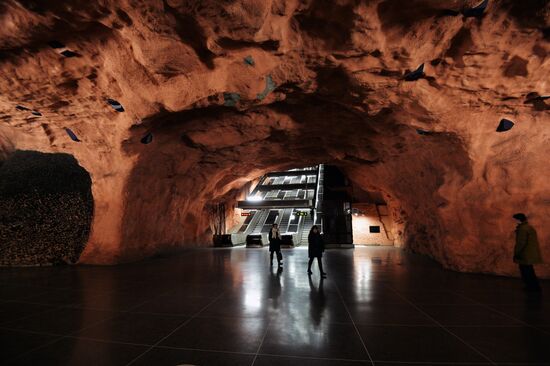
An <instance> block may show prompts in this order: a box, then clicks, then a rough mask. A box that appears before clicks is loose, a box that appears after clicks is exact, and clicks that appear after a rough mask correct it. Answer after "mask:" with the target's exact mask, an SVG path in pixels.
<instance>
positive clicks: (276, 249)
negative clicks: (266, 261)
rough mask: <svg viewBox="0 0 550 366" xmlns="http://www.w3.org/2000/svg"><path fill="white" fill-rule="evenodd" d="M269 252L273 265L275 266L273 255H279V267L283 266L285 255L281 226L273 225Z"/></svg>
mask: <svg viewBox="0 0 550 366" xmlns="http://www.w3.org/2000/svg"><path fill="white" fill-rule="evenodd" d="M269 252H270V253H271V254H270V261H271V265H273V253H277V263H278V265H279V267H282V266H283V255H282V254H281V234H280V233H279V225H277V224H273V226H272V227H271V229H270V230H269Z"/></svg>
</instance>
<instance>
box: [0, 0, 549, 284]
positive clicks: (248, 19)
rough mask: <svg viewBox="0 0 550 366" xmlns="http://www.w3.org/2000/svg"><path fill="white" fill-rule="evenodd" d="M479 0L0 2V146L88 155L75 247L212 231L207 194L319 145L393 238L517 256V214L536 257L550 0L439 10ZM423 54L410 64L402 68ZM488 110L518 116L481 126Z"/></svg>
mask: <svg viewBox="0 0 550 366" xmlns="http://www.w3.org/2000/svg"><path fill="white" fill-rule="evenodd" d="M475 3H476V2H475V1H465V2H463V1H458V0H448V1H446V0H437V1H436V0H416V1H408V2H403V1H397V0H372V1H355V0H339V1H328V0H307V1H306V0H303V1H299V0H294V1H293V0H287V1H283V0H271V1H252V0H250V1H249V0H236V1H231V2H220V1H213V0H212V1H208V0H207V1H200V2H199V1H185V0H179V1H178V0H165V1H152V0H149V1H145V0H127V1H114V0H106V1H102V2H101V3H100V4H99V3H95V2H84V1H79V0H69V1H63V2H48V3H47V4H44V2H39V1H15V0H8V1H4V2H2V3H1V4H0V24H1V25H2V26H1V27H0V72H1V75H2V77H1V78H0V90H1V92H2V93H1V95H0V157H1V156H6V155H8V154H9V153H10V152H11V151H13V150H15V149H27V150H38V151H44V152H66V153H70V154H72V155H74V156H75V157H76V158H77V159H78V161H79V163H80V164H81V165H82V166H83V167H84V168H85V169H86V170H87V171H88V172H90V175H91V177H92V181H93V186H92V190H93V196H94V200H95V202H94V207H95V208H94V209H95V212H94V221H93V225H92V233H91V236H90V240H89V242H88V243H87V246H86V249H85V251H84V253H83V255H82V257H81V262H83V263H101V264H107V263H118V262H123V261H129V260H134V259H138V258H142V257H145V256H148V255H152V254H154V253H157V252H159V251H164V250H171V249H177V248H180V247H186V246H197V245H209V242H210V239H209V237H210V234H211V233H210V231H209V217H208V213H207V210H206V209H205V207H206V205H207V204H208V203H209V202H214V201H220V200H228V207H231V206H232V202H234V200H235V199H236V197H237V195H238V192H239V191H240V190H241V189H242V188H243V186H244V185H245V184H246V183H247V182H248V181H249V180H251V179H255V178H257V177H258V176H260V175H261V174H263V173H264V172H266V171H269V170H273V169H283V168H291V167H299V166H307V165H310V164H316V163H321V162H324V163H331V164H337V165H338V166H339V167H341V168H342V169H343V170H344V171H345V172H346V174H347V175H348V176H349V177H350V179H352V180H353V181H354V182H355V184H357V185H359V186H361V187H363V188H364V189H372V190H379V191H381V192H383V193H384V194H385V199H386V200H387V202H388V204H389V206H390V208H391V212H392V215H393V217H394V219H395V221H396V226H395V229H394V230H395V231H396V232H395V233H394V234H395V235H396V240H397V241H400V242H403V243H404V245H405V246H406V247H408V248H411V249H413V250H415V251H418V252H420V253H424V254H428V255H430V256H432V257H434V258H435V259H437V260H438V261H440V262H441V263H442V264H443V265H445V266H446V267H449V268H453V269H457V270H462V271H477V272H491V273H500V274H515V272H516V271H515V268H514V266H513V264H511V255H512V254H511V253H512V246H513V229H514V225H515V223H514V222H513V220H512V219H511V215H512V214H513V213H514V212H517V211H524V212H526V213H528V214H529V215H530V217H531V220H532V222H533V224H534V225H535V226H536V227H537V228H538V229H539V234H540V238H541V243H542V247H543V248H542V249H543V254H544V255H545V257H546V258H550V246H549V245H550V244H549V241H550V229H548V227H550V226H548V225H547V218H548V217H549V216H550V215H549V214H550V203H549V200H550V185H549V183H548V177H549V176H550V172H549V171H548V167H547V162H546V161H547V156H548V153H549V152H550V151H549V149H550V148H549V146H550V145H549V144H548V129H549V124H550V117H549V112H548V108H550V107H548V105H550V103H549V102H548V101H546V102H545V101H541V100H539V101H535V102H532V103H527V104H525V103H524V101H525V99H526V96H527V95H528V94H529V93H533V92H537V93H540V94H549V93H550V90H549V89H548V80H550V78H549V76H550V64H549V63H548V55H549V50H550V46H549V43H548V40H549V35H548V29H549V25H550V24H549V23H550V21H549V7H548V4H547V2H544V1H537V0H528V1H521V2H518V1H511V0H508V1H505V0H500V1H499V0H491V1H490V2H489V6H488V8H487V10H486V12H485V15H484V16H483V17H482V18H464V17H462V16H461V15H459V16H443V15H442V11H443V10H444V9H457V10H458V9H460V8H461V7H462V6H464V7H466V8H469V7H471V6H473V5H475ZM51 40H57V41H60V42H62V43H63V44H64V45H65V46H66V48H67V49H69V50H71V51H73V52H76V53H77V54H78V55H77V56H76V57H64V56H62V55H61V54H60V52H61V51H62V50H63V49H53V48H52V47H50V46H49V45H48V42H49V41H51ZM422 63H424V64H425V77H423V78H421V79H419V80H417V81H411V82H408V81H405V80H404V79H403V75H404V74H405V73H406V72H407V70H409V71H410V70H414V69H416V68H417V67H418V66H419V65H420V64H422ZM107 98H112V99H115V100H117V101H118V102H120V103H121V104H122V105H123V107H124V109H125V111H124V112H122V113H118V112H116V111H115V110H113V109H112V108H111V107H110V106H109V105H108V104H107V103H106V99H107ZM18 104H21V105H24V106H26V107H28V108H30V109H36V110H39V111H40V112H41V113H42V116H35V117H33V118H28V117H29V114H30V112H29V111H19V110H16V109H15V106H16V105H18ZM502 118H508V119H511V120H513V121H514V122H515V123H516V125H515V126H514V128H513V129H512V130H510V131H508V132H504V133H496V132H495V129H496V127H497V125H498V123H499V121H500V119H502ZM64 128H70V129H71V130H72V131H74V132H75V134H76V135H77V136H78V138H79V139H80V140H81V142H74V141H72V140H70V139H69V137H68V136H67V134H66V133H65V130H64ZM417 129H422V130H424V131H428V132H430V134H427V135H426V134H424V135H420V134H418V133H417V132H416V130H417ZM147 133H152V134H153V141H152V142H151V143H150V144H147V145H144V144H141V143H140V139H141V138H142V137H143V136H144V135H145V134H147ZM540 271H541V273H545V274H546V275H550V271H549V269H548V267H541V269H540Z"/></svg>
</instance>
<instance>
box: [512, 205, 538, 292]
mask: <svg viewBox="0 0 550 366" xmlns="http://www.w3.org/2000/svg"><path fill="white" fill-rule="evenodd" d="M513 218H514V219H516V220H518V221H519V223H518V226H517V227H516V246H515V247H514V262H515V263H517V264H518V265H519V270H520V273H521V278H522V279H523V282H524V283H525V290H526V291H534V292H539V291H540V284H539V280H538V278H537V275H536V274H535V269H534V268H533V264H536V263H542V258H541V255H540V249H539V241H538V238H537V231H536V230H535V228H534V227H532V226H531V225H529V223H528V222H527V216H525V214H523V213H517V214H515V215H514V216H513Z"/></svg>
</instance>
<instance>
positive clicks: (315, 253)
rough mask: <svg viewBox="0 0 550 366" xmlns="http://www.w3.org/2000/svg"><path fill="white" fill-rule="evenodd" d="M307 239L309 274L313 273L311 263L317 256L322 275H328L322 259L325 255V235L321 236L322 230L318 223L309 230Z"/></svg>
mask: <svg viewBox="0 0 550 366" xmlns="http://www.w3.org/2000/svg"><path fill="white" fill-rule="evenodd" d="M307 241H308V248H307V249H308V255H309V263H308V265H307V274H308V275H311V273H312V272H311V264H312V263H313V259H314V258H317V263H318V264H319V272H321V276H323V277H326V275H327V274H326V273H325V272H324V271H323V262H322V261H321V258H322V257H323V252H324V251H325V243H324V242H323V237H322V236H321V232H320V231H319V228H318V227H317V225H313V227H312V228H311V230H310V231H309V235H308V238H307Z"/></svg>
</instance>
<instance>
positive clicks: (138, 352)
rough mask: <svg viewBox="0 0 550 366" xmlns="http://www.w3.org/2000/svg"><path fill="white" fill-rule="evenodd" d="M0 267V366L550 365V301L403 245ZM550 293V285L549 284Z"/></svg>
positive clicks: (218, 252) (213, 252)
mask: <svg viewBox="0 0 550 366" xmlns="http://www.w3.org/2000/svg"><path fill="white" fill-rule="evenodd" d="M283 255H284V256H285V259H284V270H283V271H282V272H278V271H277V268H276V267H273V268H270V267H269V264H268V252H267V250H266V249H245V248H238V249H201V250H194V251H188V252H185V253H183V254H180V255H178V256H174V257H167V258H156V259H151V260H148V261H144V262H140V263H133V264H127V265H120V266H115V267H92V266H90V267H88V266H77V267H51V268H13V269H9V268H1V269H0V299H1V300H0V364H1V365H41V366H44V365H56V366H57V365H93V366H104V365H136V366H137V365H172V366H176V365H184V364H191V365H224V366H225V365H258V366H260V365H300V366H301V365H306V366H307V365H321V366H325V365H372V364H377V365H434V364H460V365H484V364H487V365H495V364H502V365H512V364H518V365H519V364H523V365H525V364H529V365H550V296H547V297H544V296H542V297H539V296H527V295H526V294H525V293H523V292H522V291H521V284H520V283H519V280H517V279H510V278H500V277H494V276H482V275H468V274H458V273H453V272H449V271H444V270H442V269H441V268H440V267H439V266H438V265H437V264H436V263H434V262H432V261H430V260H429V259H426V258H424V257H420V256H416V255H412V254H408V253H404V252H402V251H400V250H398V249H394V248H381V247H370V248H356V249H355V250H351V249H349V250H345V249H342V250H329V251H327V253H326V256H325V258H324V261H325V270H326V271H327V273H328V278H327V279H326V280H324V281H322V280H320V278H319V272H318V270H317V267H316V264H314V269H313V276H312V277H311V279H309V278H308V276H307V275H306V265H307V250H304V249H302V248H299V249H289V250H284V251H283ZM543 287H544V291H545V292H546V293H547V294H550V284H549V283H548V281H545V282H544V283H543Z"/></svg>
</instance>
